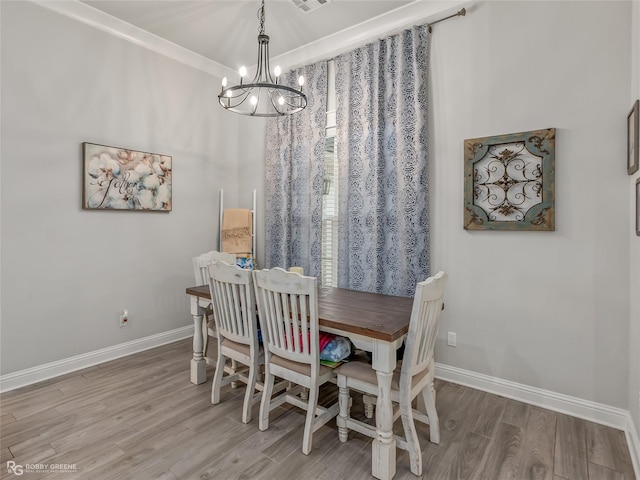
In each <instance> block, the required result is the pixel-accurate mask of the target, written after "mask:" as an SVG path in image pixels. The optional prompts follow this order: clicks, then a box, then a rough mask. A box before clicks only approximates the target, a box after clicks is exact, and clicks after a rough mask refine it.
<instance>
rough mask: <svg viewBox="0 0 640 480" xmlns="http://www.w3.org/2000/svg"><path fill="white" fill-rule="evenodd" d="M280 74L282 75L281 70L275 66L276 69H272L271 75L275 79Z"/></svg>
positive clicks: (278, 66)
mask: <svg viewBox="0 0 640 480" xmlns="http://www.w3.org/2000/svg"><path fill="white" fill-rule="evenodd" d="M281 73H282V69H281V68H280V65H276V68H274V69H273V74H274V75H275V76H276V77H279V76H280V74H281Z"/></svg>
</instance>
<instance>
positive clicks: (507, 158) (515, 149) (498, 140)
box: [464, 128, 555, 230]
mask: <svg viewBox="0 0 640 480" xmlns="http://www.w3.org/2000/svg"><path fill="white" fill-rule="evenodd" d="M464 152H465V180H464V182H465V183H464V228H465V229H466V230H554V229H555V207H554V195H555V178H554V175H555V129H553V128H548V129H544V130H534V131H529V132H521V133H512V134H506V135H498V136H493V137H483V138H473V139H469V140H465V142H464Z"/></svg>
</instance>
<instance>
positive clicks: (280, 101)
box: [278, 95, 284, 105]
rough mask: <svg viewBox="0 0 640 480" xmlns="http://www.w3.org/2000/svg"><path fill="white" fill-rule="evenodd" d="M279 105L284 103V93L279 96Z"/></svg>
mask: <svg viewBox="0 0 640 480" xmlns="http://www.w3.org/2000/svg"><path fill="white" fill-rule="evenodd" d="M278 105H284V97H283V96H282V95H281V96H279V97H278Z"/></svg>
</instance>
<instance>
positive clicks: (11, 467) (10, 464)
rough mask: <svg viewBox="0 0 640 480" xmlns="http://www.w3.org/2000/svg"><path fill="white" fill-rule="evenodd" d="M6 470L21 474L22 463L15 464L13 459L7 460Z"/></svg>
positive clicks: (22, 471)
mask: <svg viewBox="0 0 640 480" xmlns="http://www.w3.org/2000/svg"><path fill="white" fill-rule="evenodd" d="M7 472H8V473H13V474H14V475H22V474H23V473H24V470H23V469H22V465H19V464H17V463H16V462H14V461H13V460H8V461H7Z"/></svg>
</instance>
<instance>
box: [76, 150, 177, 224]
mask: <svg viewBox="0 0 640 480" xmlns="http://www.w3.org/2000/svg"><path fill="white" fill-rule="evenodd" d="M83 154H84V155H83V156H84V188H83V199H82V208H83V209H86V210H94V209H97V210H144V211H158V212H170V211H171V180H172V172H171V157H170V156H168V155H159V154H156V153H147V152H138V151H135V150H127V149H124V148H118V147H108V146H105V145H97V144H94V143H87V142H85V143H83Z"/></svg>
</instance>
